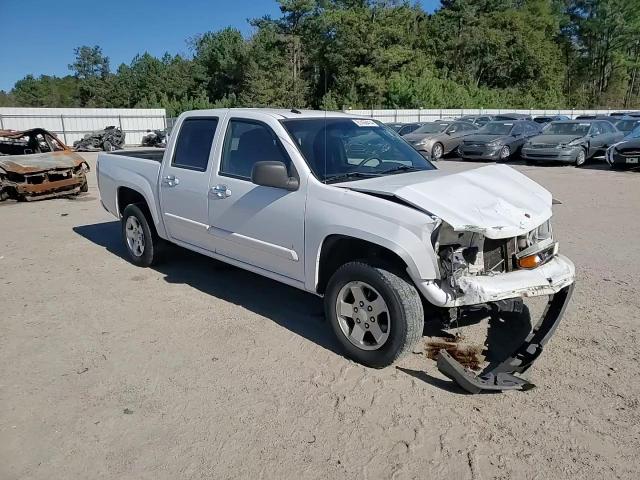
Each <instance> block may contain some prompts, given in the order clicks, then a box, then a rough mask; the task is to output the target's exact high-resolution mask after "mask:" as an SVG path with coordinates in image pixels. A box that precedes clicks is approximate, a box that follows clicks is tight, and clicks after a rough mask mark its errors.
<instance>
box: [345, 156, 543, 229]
mask: <svg viewBox="0 0 640 480" xmlns="http://www.w3.org/2000/svg"><path fill="white" fill-rule="evenodd" d="M343 185H344V186H345V187H347V188H351V189H354V190H359V191H363V192H373V193H380V194H387V195H393V196H396V197H398V198H400V199H402V200H404V201H406V202H407V203H409V204H411V205H413V206H415V207H417V208H420V209H422V210H424V211H425V212H428V213H430V214H432V215H435V216H436V217H438V218H441V219H442V220H444V221H445V222H447V223H448V224H449V225H451V226H452V227H453V229H454V230H456V231H460V232H463V231H474V232H478V233H482V234H483V235H485V236H486V237H489V238H509V237H515V236H517V235H521V234H523V233H526V232H528V231H530V230H532V229H533V228H535V227H537V226H538V225H540V224H541V223H543V222H544V221H545V220H547V219H549V218H550V217H551V202H552V198H551V193H549V192H548V191H547V190H545V189H544V188H542V187H541V186H540V185H538V184H537V183H535V182H534V181H533V180H531V179H529V178H528V177H526V176H525V175H523V174H521V173H519V172H517V171H516V170H514V169H513V168H511V167H508V166H506V165H489V166H486V167H481V168H477V169H474V170H467V171H466V172H461V173H445V172H442V171H439V170H433V171H426V172H414V173H405V174H402V175H394V176H391V177H378V178H371V179H365V180H358V181H355V182H349V183H345V184H343Z"/></svg>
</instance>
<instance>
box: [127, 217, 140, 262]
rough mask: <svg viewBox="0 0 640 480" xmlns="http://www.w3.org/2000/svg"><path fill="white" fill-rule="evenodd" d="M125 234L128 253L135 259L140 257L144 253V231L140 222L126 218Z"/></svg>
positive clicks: (133, 218) (134, 218) (132, 218)
mask: <svg viewBox="0 0 640 480" xmlns="http://www.w3.org/2000/svg"><path fill="white" fill-rule="evenodd" d="M125 232H126V237H127V246H128V247H129V251H130V252H131V253H132V254H133V255H135V256H136V257H141V256H142V254H143V253H144V230H143V229H142V225H141V224H140V221H139V220H138V219H137V218H136V217H134V216H131V217H129V218H127V222H126V223H125Z"/></svg>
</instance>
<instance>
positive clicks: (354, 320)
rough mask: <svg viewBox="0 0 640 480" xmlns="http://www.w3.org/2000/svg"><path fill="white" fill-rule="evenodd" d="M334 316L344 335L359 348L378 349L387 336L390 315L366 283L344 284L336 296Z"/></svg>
mask: <svg viewBox="0 0 640 480" xmlns="http://www.w3.org/2000/svg"><path fill="white" fill-rule="evenodd" d="M335 308H336V316H337V318H338V324H339V325H340V330H341V331H342V333H343V335H344V336H345V337H346V338H347V340H349V342H351V344H353V345H355V346H356V347H358V348H360V349H362V350H377V349H379V348H380V347H382V346H383V345H384V344H385V343H386V342H387V340H388V339H389V332H390V328H391V316H390V315H389V307H388V306H387V303H386V302H385V300H384V298H382V295H380V292H378V291H377V290H376V289H375V288H373V287H372V286H371V285H369V284H368V283H365V282H360V281H352V282H348V283H347V284H346V285H344V286H343V287H342V288H341V289H340V291H339V292H338V297H337V298H336V306H335Z"/></svg>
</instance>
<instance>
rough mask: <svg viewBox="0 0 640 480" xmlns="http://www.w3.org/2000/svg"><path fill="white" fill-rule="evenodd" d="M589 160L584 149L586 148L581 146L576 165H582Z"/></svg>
mask: <svg viewBox="0 0 640 480" xmlns="http://www.w3.org/2000/svg"><path fill="white" fill-rule="evenodd" d="M586 162H587V152H585V151H584V148H581V149H580V150H579V151H578V155H577V156H576V167H581V166H582V165H584V164H585V163H586Z"/></svg>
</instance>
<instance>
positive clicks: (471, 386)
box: [438, 284, 575, 393]
mask: <svg viewBox="0 0 640 480" xmlns="http://www.w3.org/2000/svg"><path fill="white" fill-rule="evenodd" d="M574 285H575V284H571V285H569V286H567V287H565V288H563V289H562V290H560V291H559V292H558V293H555V294H553V295H550V296H549V302H548V303H547V306H546V308H545V311H544V313H543V314H542V317H541V318H540V320H539V321H538V323H537V324H536V326H535V327H533V330H532V331H531V333H529V335H528V336H527V338H526V340H525V341H524V343H523V344H522V345H520V346H519V347H518V348H517V349H516V350H515V352H514V353H513V354H512V355H511V356H510V357H509V358H507V359H506V360H504V361H503V362H502V363H500V364H499V365H497V366H496V367H493V368H492V367H487V369H485V370H484V371H483V372H482V373H481V374H480V375H477V376H476V375H474V374H473V373H472V372H470V371H469V370H466V369H465V368H464V367H463V366H462V365H461V364H460V363H458V362H457V361H456V360H455V359H454V358H453V357H452V356H451V355H449V354H448V353H447V352H446V351H444V350H440V352H439V353H438V370H440V372H442V373H443V374H444V375H446V376H447V377H449V378H450V379H452V380H453V381H454V382H456V383H457V384H458V385H460V386H461V387H462V388H463V389H464V390H466V391H467V392H469V393H480V392H482V391H502V390H529V389H531V388H533V387H535V385H533V384H532V383H530V382H529V381H528V380H525V379H523V378H521V377H518V376H516V374H518V373H524V372H526V371H527V370H528V369H529V368H530V367H531V365H533V363H534V362H535V361H536V359H537V358H538V357H539V356H540V354H541V353H542V350H543V347H544V345H545V344H546V343H547V342H548V341H549V339H550V338H551V336H552V335H553V334H554V332H555V330H556V328H557V327H558V324H559V323H560V319H561V318H562V315H563V314H564V311H565V309H566V308H567V304H568V303H569V300H570V298H571V294H572V293H573V287H574Z"/></svg>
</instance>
